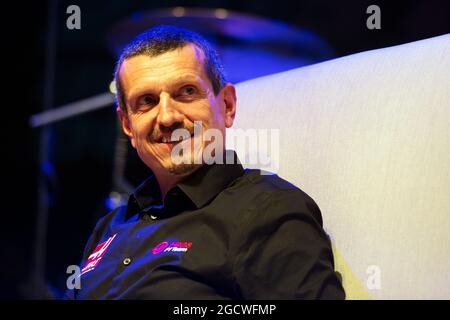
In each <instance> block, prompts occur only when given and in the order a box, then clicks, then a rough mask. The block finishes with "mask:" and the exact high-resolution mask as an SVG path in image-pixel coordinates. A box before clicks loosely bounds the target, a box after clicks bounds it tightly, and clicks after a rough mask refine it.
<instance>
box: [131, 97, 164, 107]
mask: <svg viewBox="0 0 450 320" xmlns="http://www.w3.org/2000/svg"><path fill="white" fill-rule="evenodd" d="M158 102H159V98H158V97H155V96H153V95H151V94H146V95H144V96H142V97H140V98H139V99H138V101H137V103H136V107H137V108H138V109H140V108H145V107H153V106H155V105H157V104H158Z"/></svg>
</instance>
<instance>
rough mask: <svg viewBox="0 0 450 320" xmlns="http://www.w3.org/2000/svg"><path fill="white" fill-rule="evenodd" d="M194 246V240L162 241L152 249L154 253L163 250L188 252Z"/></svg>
mask: <svg viewBox="0 0 450 320" xmlns="http://www.w3.org/2000/svg"><path fill="white" fill-rule="evenodd" d="M190 247H192V242H179V241H176V242H171V243H170V244H169V242H167V241H164V242H160V243H158V244H157V245H156V247H154V248H153V249H152V253H153V254H159V253H161V252H186V251H188V250H189V248H190Z"/></svg>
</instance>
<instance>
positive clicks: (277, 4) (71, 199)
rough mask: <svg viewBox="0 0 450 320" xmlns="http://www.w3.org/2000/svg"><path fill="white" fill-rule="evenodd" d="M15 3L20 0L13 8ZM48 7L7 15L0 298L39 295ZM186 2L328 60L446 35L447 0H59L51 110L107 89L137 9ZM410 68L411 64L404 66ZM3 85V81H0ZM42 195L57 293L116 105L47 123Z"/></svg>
mask: <svg viewBox="0 0 450 320" xmlns="http://www.w3.org/2000/svg"><path fill="white" fill-rule="evenodd" d="M71 4H77V5H78V6H80V8H81V12H82V17H81V23H82V28H81V30H68V29H67V28H66V19H67V16H68V15H67V14H66V8H67V7H68V6H69V5H71ZM371 4H376V5H378V6H380V8H381V24H382V28H381V30H368V29H367V28H366V19H367V17H368V14H366V8H367V7H368V6H369V5H371ZM16 5H18V6H20V4H16ZM48 6H49V2H45V1H43V2H40V3H37V4H34V5H33V6H31V5H27V6H24V7H23V8H20V7H16V8H14V9H12V8H11V9H7V10H6V9H5V10H4V12H3V14H4V15H6V16H7V19H6V20H5V21H4V22H3V23H4V24H5V26H3V27H2V30H3V33H4V34H5V36H4V37H3V39H2V40H3V44H4V45H3V50H2V51H3V53H4V54H6V57H5V58H4V59H3V66H4V68H3V70H4V72H5V73H4V77H5V78H4V80H7V81H6V82H7V83H8V85H9V87H10V88H7V87H6V86H5V85H4V86H3V93H4V95H3V96H4V98H8V99H3V104H4V106H3V115H4V117H3V121H2V122H3V126H2V128H3V129H4V130H6V132H5V133H4V139H3V141H5V142H6V145H5V147H4V148H3V151H2V154H3V155H4V160H6V162H5V164H4V165H3V170H4V174H3V177H4V179H2V180H3V186H4V188H3V189H4V191H3V192H2V196H3V201H2V208H3V209H2V214H3V220H2V221H3V223H2V225H1V227H2V232H1V246H0V249H1V256H2V258H3V263H2V271H1V274H0V277H1V283H0V298H3V299H5V298H7V299H30V298H44V297H45V296H44V295H43V293H42V292H41V291H38V290H36V288H33V287H32V286H31V285H30V276H31V274H32V270H33V267H34V266H33V254H34V253H35V250H34V246H35V241H34V239H35V225H36V206H37V199H38V172H39V164H38V151H39V134H40V132H41V129H32V128H30V126H29V124H28V120H29V117H30V116H31V115H33V114H36V113H39V112H40V111H42V108H43V104H44V103H43V101H44V97H43V95H44V89H45V86H44V83H45V79H44V78H45V68H46V63H45V61H46V45H47V44H46V39H47V33H48V18H49V15H48ZM175 6H186V7H204V8H217V7H220V8H226V9H230V10H234V11H238V12H243V13H251V14H256V15H260V16H262V17H266V18H272V19H278V20H282V21H284V22H287V23H289V24H291V25H293V26H297V27H300V28H307V29H309V30H311V31H313V32H315V33H316V34H317V35H319V36H321V37H322V38H323V39H325V40H326V41H328V43H329V44H330V46H331V47H332V48H333V49H334V57H340V56H344V55H348V54H351V53H356V52H361V51H365V50H370V49H375V48H382V47H386V46H392V45H397V44H402V43H406V42H411V41H415V40H420V39H425V38H429V37H433V36H438V35H442V34H445V33H448V32H450V2H449V1H444V0H427V1H425V0H423V1H419V0H417V1H363V0H360V1H357V0H355V1H350V0H349V1H325V0H314V1H312V0H311V1H282V0H277V1H262V0H243V1H226V0H223V1H213V0H209V1H168V0H164V1H162V0H159V1H61V0H60V1H58V6H57V18H58V19H57V22H56V36H55V42H54V43H53V44H54V48H55V51H54V53H55V56H54V59H52V60H53V62H54V87H53V88H52V89H53V92H52V93H51V94H50V96H51V99H52V100H53V101H52V105H53V106H55V107H56V106H60V105H64V104H67V103H70V102H74V101H77V100H80V99H83V98H87V97H90V96H93V95H96V94H99V93H103V92H106V91H108V85H109V83H110V81H111V80H112V72H113V67H114V63H115V56H114V55H113V54H111V53H110V52H109V50H108V48H107V45H106V39H105V37H106V33H107V31H108V28H110V27H111V25H112V24H114V23H115V22H118V21H120V20H121V19H123V18H125V17H128V16H130V15H131V14H132V13H134V12H137V11H141V10H151V9H156V8H165V7H175ZM412 67H413V66H412ZM4 82H5V81H4ZM51 130H52V138H51V143H50V146H51V148H50V153H49V155H50V160H51V163H52V165H53V173H52V174H51V175H50V176H51V179H49V181H48V186H49V190H50V197H49V199H48V200H49V205H50V207H49V217H48V229H47V245H46V249H47V251H46V257H45V262H46V265H45V284H46V288H47V290H48V293H47V296H54V297H58V295H59V294H60V292H61V290H63V289H64V288H65V281H66V274H65V271H66V268H67V266H68V265H71V264H78V263H79V260H80V257H81V254H82V250H83V247H84V244H85V243H86V241H87V239H88V237H89V234H90V232H91V231H92V229H93V227H94V225H95V222H96V221H97V219H98V218H99V217H100V216H102V215H104V214H105V213H107V209H106V207H105V205H104V201H105V198H106V196H107V195H108V193H109V192H110V191H111V188H112V167H113V155H114V144H115V138H116V118H115V113H114V108H113V107H112V106H111V107H109V108H104V109H101V110H98V111H94V112H91V113H88V114H84V115H80V116H77V117H74V118H72V119H69V120H65V121H62V122H59V123H57V124H54V125H52V126H51ZM126 173H127V177H128V179H129V181H130V182H131V183H132V184H133V185H135V184H137V183H138V182H139V180H140V179H141V178H142V176H144V175H146V174H148V173H149V171H148V170H146V168H145V167H144V166H143V165H142V164H141V163H140V162H139V161H138V159H137V157H136V155H135V154H134V153H132V152H131V153H130V155H129V161H128V163H127V171H126Z"/></svg>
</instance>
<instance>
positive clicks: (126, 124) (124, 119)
mask: <svg viewBox="0 0 450 320" xmlns="http://www.w3.org/2000/svg"><path fill="white" fill-rule="evenodd" d="M116 111H117V115H118V116H119V120H120V123H121V124H122V130H123V133H125V135H126V136H127V137H128V138H129V139H130V141H131V145H132V146H133V147H134V148H136V146H135V145H134V139H133V133H132V131H131V126H130V119H129V118H128V114H127V113H126V112H124V111H123V109H122V108H121V107H120V106H118V107H117V108H116Z"/></svg>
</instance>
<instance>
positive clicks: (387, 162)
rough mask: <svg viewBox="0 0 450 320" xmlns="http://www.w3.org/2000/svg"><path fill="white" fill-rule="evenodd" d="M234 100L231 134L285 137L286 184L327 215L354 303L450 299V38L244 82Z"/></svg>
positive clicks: (282, 150) (282, 173)
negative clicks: (239, 130)
mask: <svg viewBox="0 0 450 320" xmlns="http://www.w3.org/2000/svg"><path fill="white" fill-rule="evenodd" d="M237 97H238V105H237V115H236V121H235V125H234V127H233V128H242V129H251V128H252V129H270V128H276V129H279V142H280V144H279V171H278V174H279V175H280V176H281V177H283V178H285V179H287V180H289V181H291V182H292V183H294V184H295V185H297V186H299V187H300V188H301V189H302V190H304V191H305V192H306V193H308V194H309V195H310V196H311V197H312V198H313V199H314V200H315V201H316V202H317V204H318V205H319V207H320V208H321V211H322V215H323V218H324V227H325V230H326V231H327V232H328V233H329V235H330V237H331V239H332V242H333V245H334V246H335V259H336V265H337V270H338V271H339V272H340V273H341V274H342V276H343V281H344V287H345V288H346V291H347V296H348V298H350V299H360V298H369V297H371V298H376V299H434V298H437V299H439V298H446V299H449V298H450V34H448V35H444V36H440V37H435V38H431V39H426V40H422V41H417V42H413V43H408V44H404V45H400V46H395V47H390V48H384V49H378V50H372V51H368V52H363V53H358V54H354V55H351V56H347V57H343V58H339V59H335V60H330V61H327V62H323V63H320V64H316V65H312V66H308V67H303V68H299V69H295V70H291V71H287V72H283V73H279V74H275V75H270V76H266V77H262V78H258V79H254V80H250V81H246V82H243V83H240V84H238V85H237ZM227 143H229V142H227ZM236 151H237V152H238V154H239V156H240V158H241V159H245V158H246V156H245V153H246V152H249V151H248V150H245V148H239V147H237V150H236ZM275 151H276V149H275ZM268 154H269V156H271V157H272V158H273V159H276V158H277V155H275V154H271V152H270V150H269V152H268ZM252 167H254V166H252ZM378 280H379V281H378Z"/></svg>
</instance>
